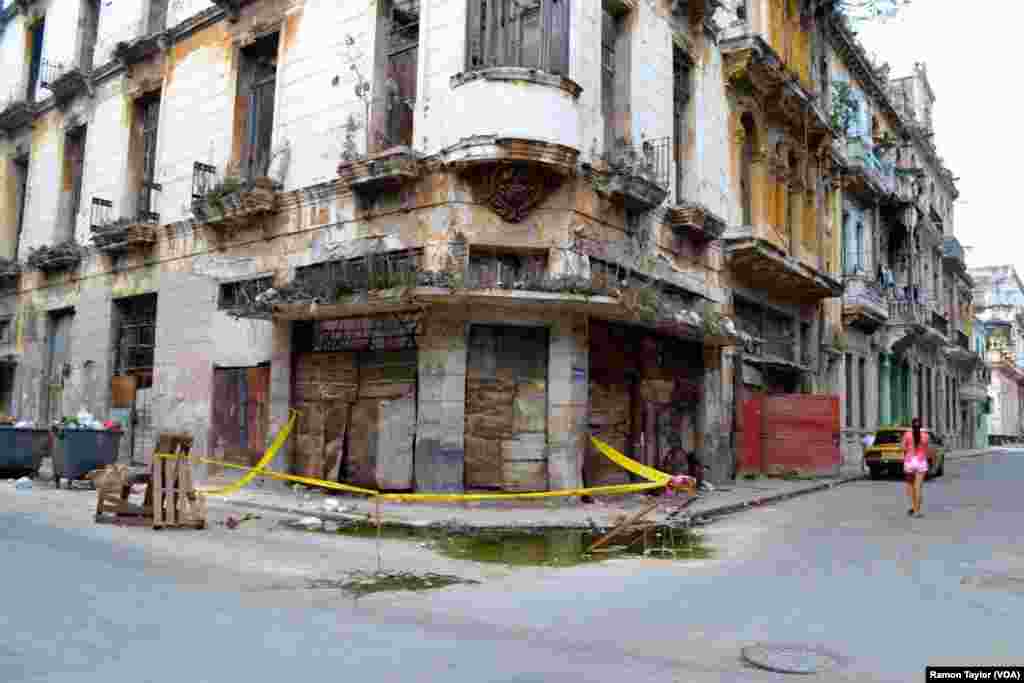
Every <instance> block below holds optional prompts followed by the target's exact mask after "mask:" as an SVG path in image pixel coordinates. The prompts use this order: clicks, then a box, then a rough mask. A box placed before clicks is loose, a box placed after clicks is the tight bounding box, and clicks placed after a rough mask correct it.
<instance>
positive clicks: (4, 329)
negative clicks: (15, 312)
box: [0, 318, 14, 344]
mask: <svg viewBox="0 0 1024 683" xmlns="http://www.w3.org/2000/svg"><path fill="white" fill-rule="evenodd" d="M13 340H14V319H13V318H0V344H10V343H11V342H12V341H13Z"/></svg>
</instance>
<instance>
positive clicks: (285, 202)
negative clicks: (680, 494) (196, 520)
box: [0, 0, 955, 491]
mask: <svg viewBox="0 0 1024 683" xmlns="http://www.w3.org/2000/svg"><path fill="white" fill-rule="evenodd" d="M828 4H829V3H821V2H801V3H797V2H790V1H785V2H783V1H782V0H758V1H757V2H745V3H736V2H724V3H711V2H704V1H703V0H699V1H691V2H679V1H678V0H674V1H670V0H606V1H605V2H603V3H601V2H597V1H596V0H595V2H593V3H589V2H588V3H584V2H580V1H579V0H538V2H535V3H533V4H531V5H529V6H528V7H525V8H524V7H522V6H521V5H522V3H519V4H515V5H514V4H512V3H509V4H508V6H505V5H504V4H502V3H486V4H485V3H481V2H479V1H476V0H443V1H442V2H431V3H427V2H417V1H415V0H389V1H387V2H379V3H375V4H372V5H365V4H355V5H351V4H344V3H342V4H338V3H317V2H312V1H309V0H307V1H305V2H304V1H302V0H252V1H249V2H246V1H244V0H243V1H242V2H238V1H237V0H236V1H232V2H228V1H226V0H225V1H221V0H217V1H216V2H212V3H211V2H207V1H206V0H191V1H187V2H175V3H168V2H166V1H165V0H164V1H161V0H138V1H137V2H117V3H95V2H91V1H90V0H81V1H79V0H49V1H47V0H37V1H36V2H28V3H24V2H19V3H10V2H8V5H6V6H5V7H4V9H3V13H2V19H0V55H2V59H3V64H4V68H3V69H0V79H2V82H0V96H3V97H5V98H6V99H4V101H3V107H2V109H0V128H2V129H3V132H4V137H3V138H2V140H0V190H2V194H0V257H3V258H4V259H7V260H6V261H0V286H2V287H4V289H3V292H2V293H0V324H5V328H3V329H6V330H7V331H6V332H4V336H0V357H2V358H3V361H4V364H3V366H0V367H2V368H3V370H2V372H0V401H3V402H4V403H0V410H6V411H8V412H10V413H12V414H15V415H17V416H19V417H23V418H29V419H36V420H40V421H43V420H52V419H55V418H59V417H60V416H62V415H64V414H73V413H76V412H77V411H78V410H79V409H82V408H85V409H87V410H89V411H91V412H93V413H94V414H97V415H101V416H108V415H110V416H114V417H115V418H116V419H120V420H122V421H123V422H124V423H125V425H126V426H127V427H128V428H129V430H130V432H131V434H130V437H129V438H126V439H124V440H123V441H124V448H125V452H124V454H123V455H124V458H125V459H133V460H136V461H143V460H145V459H146V458H148V457H150V452H151V448H152V443H153V439H154V437H155V435H156V433H157V432H159V431H161V430H175V431H182V430H184V431H189V432H192V433H193V434H194V436H195V438H196V448H197V449H198V450H199V451H202V452H208V453H212V454H216V455H218V456H219V457H222V458H225V459H228V460H232V461H236V462H251V461H252V459H253V458H254V457H256V455H257V454H258V453H260V452H261V451H262V449H263V448H264V447H265V445H266V443H267V442H268V440H269V439H270V438H271V437H272V435H273V434H274V433H275V432H276V431H277V430H278V429H279V428H280V427H281V426H282V425H283V424H284V423H285V421H286V420H287V417H288V414H289V411H290V410H292V409H298V410H300V411H301V418H300V421H299V427H298V429H297V432H296V437H295V438H294V439H292V440H291V441H290V442H289V445H288V447H287V448H286V449H285V450H284V451H283V452H282V453H281V455H280V456H279V457H280V462H278V463H276V464H275V466H276V467H277V468H279V469H288V470H290V471H296V472H302V473H304V474H307V475H311V476H326V477H330V478H332V479H341V480H344V481H358V482H360V483H363V484H366V485H375V486H380V487H382V488H386V489H390V490H409V489H416V490H422V491H462V490H466V489H478V488H483V489H500V490H510V491H520V490H543V489H549V488H565V487H571V486H578V485H580V484H583V483H585V484H602V483H617V482H618V481H621V480H622V474H621V473H620V472H618V471H616V470H614V469H610V468H608V467H606V466H604V463H603V462H602V461H601V459H600V458H599V457H597V455H596V454H595V453H594V452H593V451H592V450H591V448H590V446H589V441H588V436H589V435H591V434H594V435H598V436H600V437H602V438H605V439H606V440H608V441H609V442H610V443H612V444H613V445H616V446H617V447H620V448H622V449H623V450H626V451H629V452H630V453H632V454H634V455H635V456H637V457H638V458H639V459H641V460H642V461H644V462H648V463H650V464H655V465H660V466H665V467H673V468H676V469H681V468H682V467H683V465H682V464H681V463H682V460H681V459H682V458H683V457H684V456H683V454H684V453H687V452H695V453H698V454H699V455H700V456H701V457H702V458H703V459H704V461H705V462H706V463H707V464H709V465H710V467H711V477H712V479H713V480H718V481H725V480H728V479H730V478H732V477H733V476H735V473H736V472H737V471H738V469H740V467H739V464H738V458H737V442H738V441H742V440H743V439H742V434H743V430H744V423H743V418H742V410H740V409H739V408H738V407H739V406H741V405H742V404H743V402H744V401H746V400H748V399H750V398H751V397H752V396H767V397H775V398H779V397H783V396H792V397H795V398H794V399H793V400H794V401H797V402H798V401H799V400H800V397H807V398H808V400H812V399H813V401H817V403H814V405H821V406H824V411H825V412H823V413H822V415H823V418H822V419H823V422H822V430H823V431H821V434H822V435H824V437H823V438H824V439H825V440H826V441H827V442H828V444H832V443H833V438H834V432H837V431H838V425H836V426H835V427H834V428H833V427H832V426H831V423H830V422H828V420H829V419H832V418H830V417H829V415H832V412H830V411H832V408H830V407H829V406H831V405H832V401H837V397H838V396H840V395H841V394H842V389H841V388H842V387H843V384H842V377H843V375H844V371H843V369H842V368H843V367H844V360H843V356H842V353H841V352H837V351H836V350H835V338H836V331H837V330H840V329H841V328H842V327H843V325H844V324H845V321H846V319H847V318H846V315H845V312H846V311H845V305H844V303H842V302H843V301H844V299H843V291H844V289H843V284H844V283H843V270H842V268H843V265H842V264H843V260H842V257H841V253H842V251H841V250H842V247H841V244H843V243H842V242H841V240H842V238H843V235H844V225H843V216H844V215H848V214H851V212H852V207H854V206H855V205H856V206H860V207H861V208H859V209H857V210H858V211H860V212H861V213H858V214H857V215H864V216H866V217H868V218H870V219H871V221H873V222H869V225H871V226H872V227H871V228H870V229H871V230H872V232H871V234H872V235H878V234H880V233H881V232H883V231H882V230H881V229H880V228H876V227H873V226H877V225H880V223H879V221H880V220H881V219H880V218H879V213H880V209H879V202H878V200H877V199H875V200H872V199H870V198H867V199H855V198H854V192H853V191H851V192H848V191H847V189H846V188H847V185H848V182H847V180H845V179H846V178H849V177H853V176H855V175H856V173H851V172H850V171H849V164H848V163H846V162H844V160H843V158H842V155H841V154H840V152H842V150H839V152H837V151H836V146H837V144H838V143H837V141H840V142H841V140H842V135H841V134H840V133H839V132H838V131H837V130H836V128H835V126H834V125H833V124H832V121H831V119H830V115H829V111H830V108H831V98H830V96H829V95H828V92H829V87H828V82H829V81H828V80H827V77H826V72H825V71H822V70H821V68H820V65H821V64H822V60H825V61H827V62H829V63H835V64H842V63H845V62H844V61H843V60H844V59H848V58H845V57H842V56H839V53H837V45H840V44H841V43H842V40H843V38H842V36H838V37H837V35H838V34H837V33H836V29H835V27H834V19H832V18H831V15H830V9H829V7H828ZM826 71H827V70H826ZM790 75H795V78H790ZM888 93H889V90H888V89H887V90H886V91H885V94H886V96H888ZM498 103H500V105H499V104H498ZM890 118H891V119H892V121H891V122H890V123H887V124H886V125H887V126H890V127H891V129H892V130H894V131H902V130H903V129H902V128H901V126H904V127H905V126H907V125H909V124H907V123H906V118H905V115H904V114H901V113H898V112H893V113H892V115H891V117H890ZM913 140H918V142H920V139H919V138H913ZM843 144H845V143H843ZM908 144H910V143H908ZM921 158H922V159H926V160H927V161H928V163H930V164H932V165H933V166H934V168H935V173H936V179H937V181H936V182H937V183H938V185H939V187H940V189H939V191H938V194H936V195H935V196H936V197H941V198H937V199H935V202H936V205H937V206H938V207H942V206H944V205H943V204H942V202H943V201H945V198H949V197H952V196H955V188H953V186H952V182H951V180H950V179H949V177H948V175H943V171H941V170H940V169H941V164H938V165H936V164H937V162H936V160H935V159H934V158H933V156H932V157H926V155H924V154H923V153H922V155H921ZM862 194H864V192H862ZM872 201H873V202H874V203H872ZM922 201H923V200H922ZM857 202H860V204H857ZM846 207H851V209H847V208H846ZM947 211H948V208H947ZM944 215H947V216H948V213H947V214H944ZM949 220H950V221H951V216H949ZM938 234H939V235H940V236H943V237H951V236H952V227H951V224H948V225H947V224H946V223H943V227H941V228H940V229H939V230H938ZM872 239H875V238H872ZM876 241H877V240H876ZM69 244H70V245H71V246H68V245H69ZM74 245H79V247H82V246H87V247H88V248H87V249H80V248H78V247H75V246H74ZM873 263H874V262H872V264H873ZM939 267H940V268H941V267H942V265H941V259H940V265H939ZM5 268H6V270H4V269H5ZM929 272H931V271H929ZM5 273H6V275H5ZM943 282H946V280H943ZM5 321H6V323H5ZM866 343H867V342H865V344H866ZM935 362H938V361H935ZM797 404H798V403H794V405H797ZM808 405H810V403H809V404H808ZM838 415H839V412H838V408H837V409H836V411H835V418H836V419H838ZM951 424H952V423H951ZM751 433H753V432H748V436H749V434H751ZM758 438H760V437H758ZM748 441H749V439H748ZM824 443H825V442H824V441H823V444H824ZM822 448H823V451H822V452H823V453H824V451H825V450H828V448H831V446H829V445H827V444H826V445H823V447H822ZM769 450H770V449H769ZM827 459H828V458H825V460H827ZM822 462H824V460H823V461H822ZM835 464H836V465H837V463H835ZM827 466H828V467H831V466H832V464H828V465H827Z"/></svg>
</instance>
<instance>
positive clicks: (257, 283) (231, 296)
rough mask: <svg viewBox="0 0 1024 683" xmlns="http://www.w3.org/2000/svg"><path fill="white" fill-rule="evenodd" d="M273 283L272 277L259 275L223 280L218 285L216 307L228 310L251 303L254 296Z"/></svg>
mask: <svg viewBox="0 0 1024 683" xmlns="http://www.w3.org/2000/svg"><path fill="white" fill-rule="evenodd" d="M273 284H274V278H273V277H269V276H268V277H259V278H252V279H250V280H239V281H238V282H225V283H223V284H222V285H221V286H220V291H219V294H218V297H217V309H218V310H221V311H225V310H227V311H230V310H233V309H236V308H242V307H244V306H248V305H249V304H252V303H253V302H254V301H255V299H256V297H257V296H259V295H260V294H262V293H263V292H265V291H266V290H268V289H270V288H271V287H272V286H273Z"/></svg>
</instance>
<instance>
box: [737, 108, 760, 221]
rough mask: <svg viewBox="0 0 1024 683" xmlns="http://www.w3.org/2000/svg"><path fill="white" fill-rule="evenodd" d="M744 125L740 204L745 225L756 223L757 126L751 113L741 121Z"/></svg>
mask: <svg viewBox="0 0 1024 683" xmlns="http://www.w3.org/2000/svg"><path fill="white" fill-rule="evenodd" d="M740 122H741V123H742V124H743V149H742V150H741V153H740V204H741V205H742V207H743V225H753V223H754V210H753V206H754V188H753V166H754V151H755V150H756V149H757V147H756V145H757V126H756V125H755V123H754V117H753V115H752V114H751V113H750V112H746V113H744V114H743V117H742V118H741V119H740Z"/></svg>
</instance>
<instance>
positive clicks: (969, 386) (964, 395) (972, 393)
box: [960, 380, 988, 403]
mask: <svg viewBox="0 0 1024 683" xmlns="http://www.w3.org/2000/svg"><path fill="white" fill-rule="evenodd" d="M960 400H961V401H968V402H971V403H984V402H985V401H986V400H988V384H982V383H981V382H978V381H977V380H975V381H972V382H970V383H966V384H961V385H960Z"/></svg>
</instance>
